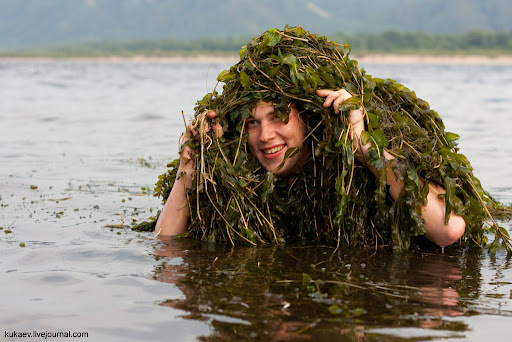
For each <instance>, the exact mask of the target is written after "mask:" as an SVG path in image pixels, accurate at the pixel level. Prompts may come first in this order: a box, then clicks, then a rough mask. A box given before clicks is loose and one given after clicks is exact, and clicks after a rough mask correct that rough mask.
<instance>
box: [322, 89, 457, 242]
mask: <svg viewBox="0 0 512 342" xmlns="http://www.w3.org/2000/svg"><path fill="white" fill-rule="evenodd" d="M317 95H318V96H321V97H325V98H326V100H325V102H324V107H329V106H331V105H332V106H333V107H334V112H335V113H336V114H339V109H338V108H339V105H340V104H341V103H342V102H343V101H345V100H347V99H349V98H350V97H352V95H350V94H349V93H348V92H347V91H346V90H343V89H341V90H338V91H333V90H327V89H322V90H317ZM349 121H350V138H351V139H352V140H353V141H355V142H356V144H357V150H356V151H355V157H356V158H357V159H358V160H359V161H361V162H363V164H364V165H367V163H366V162H365V159H366V155H367V154H368V149H369V148H370V144H369V143H368V144H366V145H364V146H363V145H362V143H361V139H360V138H361V133H362V132H363V131H364V121H363V113H362V111H361V109H354V110H351V111H350V114H349ZM384 157H385V158H386V159H387V160H389V161H391V163H393V162H392V160H393V159H394V157H393V156H392V155H391V154H389V153H388V152H387V151H384ZM368 168H369V169H370V171H371V172H372V173H373V174H374V175H375V176H378V174H377V170H376V169H375V168H374V167H372V166H368ZM386 171H387V172H386V175H387V176H386V183H387V184H388V185H389V194H390V195H391V197H392V198H393V199H395V200H396V199H398V196H399V195H400V192H401V191H402V187H403V184H402V183H401V182H398V181H397V180H396V179H395V176H394V173H393V170H391V166H388V170H386ZM421 182H422V184H423V181H421ZM444 193H445V190H444V189H443V188H442V187H441V186H437V185H432V184H429V193H428V195H427V204H426V205H425V206H424V207H423V208H422V217H423V219H424V220H425V237H426V238H427V239H429V240H430V241H432V242H434V243H435V244H437V245H439V246H441V247H445V246H448V245H451V244H452V243H454V242H455V241H457V240H458V239H459V238H460V237H461V236H462V234H464V231H465V229H466V223H465V221H464V219H463V218H462V217H461V216H458V215H455V213H454V212H453V211H452V212H451V214H450V219H449V221H448V224H447V225H446V224H445V203H444V200H442V199H440V198H439V197H438V194H444Z"/></svg>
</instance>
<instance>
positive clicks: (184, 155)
mask: <svg viewBox="0 0 512 342" xmlns="http://www.w3.org/2000/svg"><path fill="white" fill-rule="evenodd" d="M205 115H206V116H207V117H208V118H209V119H211V120H212V128H213V131H214V132H215V135H216V137H217V138H220V137H221V136H222V135H223V134H224V131H223V130H222V126H221V125H220V124H219V123H218V122H217V121H218V120H217V113H215V112H214V111H208V112H206V113H205ZM196 128H197V127H196V126H195V125H192V124H189V125H188V126H187V128H186V130H185V133H183V135H182V137H181V144H180V146H181V147H182V150H181V151H180V167H179V169H178V172H179V173H182V172H183V173H185V181H186V185H187V188H190V187H191V185H192V173H193V172H194V170H195V167H194V163H193V161H192V155H193V151H192V149H191V148H190V146H188V144H187V142H188V140H189V139H190V137H192V136H196V134H197V130H196ZM209 130H210V125H209V124H208V123H205V125H204V131H205V132H208V131H209Z"/></svg>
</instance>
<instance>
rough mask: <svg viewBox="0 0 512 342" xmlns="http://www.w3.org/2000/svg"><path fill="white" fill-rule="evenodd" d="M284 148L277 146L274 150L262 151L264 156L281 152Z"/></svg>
mask: <svg viewBox="0 0 512 342" xmlns="http://www.w3.org/2000/svg"><path fill="white" fill-rule="evenodd" d="M283 148H284V146H277V147H274V148H271V149H269V150H263V153H265V154H272V153H276V152H279V151H281V150H282V149H283Z"/></svg>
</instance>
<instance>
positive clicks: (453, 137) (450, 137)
mask: <svg viewBox="0 0 512 342" xmlns="http://www.w3.org/2000/svg"><path fill="white" fill-rule="evenodd" d="M445 136H446V140H448V141H455V140H458V139H459V138H460V136H459V135H458V134H455V133H452V132H446V133H445Z"/></svg>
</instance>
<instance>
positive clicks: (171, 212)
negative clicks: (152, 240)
mask: <svg viewBox="0 0 512 342" xmlns="http://www.w3.org/2000/svg"><path fill="white" fill-rule="evenodd" d="M192 132H193V131H192V128H191V126H189V127H187V130H186V132H185V134H184V135H183V144H185V142H186V141H187V140H188V139H189V137H190V133H192ZM191 156H192V151H191V149H190V147H188V146H187V145H184V148H183V151H182V152H181V154H180V167H179V169H178V175H180V174H181V177H179V179H178V180H176V182H175V183H174V185H173V187H172V190H171V193H170V194H169V197H168V198H167V202H165V206H164V208H163V209H162V212H161V213H160V216H159V217H158V220H157V221H156V226H155V233H156V234H157V235H159V236H170V235H178V234H181V233H183V232H184V231H185V230H186V229H187V226H188V217H189V213H190V209H189V207H188V203H187V189H189V188H191V187H192V173H193V172H194V163H193V161H192V160H191Z"/></svg>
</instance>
